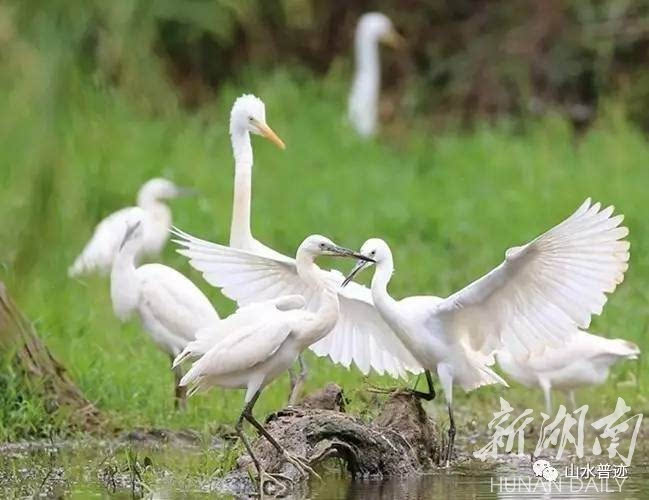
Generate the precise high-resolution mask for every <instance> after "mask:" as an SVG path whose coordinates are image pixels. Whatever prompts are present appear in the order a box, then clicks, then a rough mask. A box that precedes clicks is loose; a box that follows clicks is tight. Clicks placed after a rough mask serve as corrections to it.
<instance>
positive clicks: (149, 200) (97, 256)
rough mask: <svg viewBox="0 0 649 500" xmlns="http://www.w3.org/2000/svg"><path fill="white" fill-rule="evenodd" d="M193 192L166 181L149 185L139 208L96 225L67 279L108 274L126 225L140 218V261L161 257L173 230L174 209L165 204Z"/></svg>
mask: <svg viewBox="0 0 649 500" xmlns="http://www.w3.org/2000/svg"><path fill="white" fill-rule="evenodd" d="M193 192H194V191H193V190H191V189H186V188H181V187H178V186H176V185H175V184H174V183H173V182H171V181H168V180H167V179H161V178H156V179H151V180H149V181H147V182H146V183H145V184H144V185H143V186H142V187H141V188H140V191H139V192H138V194H137V207H127V208H122V209H121V210H118V211H117V212H115V213H112V214H111V215H109V216H108V217H106V218H105V219H104V220H102V221H101V222H100V223H99V224H98V225H97V227H96V228H95V231H94V233H93V235H92V238H90V241H89V242H88V243H87V244H86V246H85V247H84V249H83V251H82V252H81V254H80V255H79V256H78V257H77V258H76V259H75V261H74V264H72V266H70V268H69V269H68V276H70V277H77V276H81V275H84V274H89V273H92V272H98V273H100V274H108V273H109V272H110V270H111V266H112V264H113V259H114V258H115V255H117V252H118V250H119V245H120V243H121V242H122V240H123V239H124V231H125V230H126V227H127V222H128V221H129V220H131V219H133V218H134V217H135V218H137V217H141V224H142V229H141V230H142V231H143V236H142V244H141V246H140V249H139V252H138V255H137V258H138V259H140V258H143V257H149V258H155V257H157V256H159V255H160V252H162V249H163V248H164V246H165V243H167V240H168V239H169V229H170V228H171V209H170V208H169V207H168V206H167V205H166V204H165V203H164V200H167V199H171V198H177V197H179V196H185V195H188V194H193ZM142 211H143V213H142Z"/></svg>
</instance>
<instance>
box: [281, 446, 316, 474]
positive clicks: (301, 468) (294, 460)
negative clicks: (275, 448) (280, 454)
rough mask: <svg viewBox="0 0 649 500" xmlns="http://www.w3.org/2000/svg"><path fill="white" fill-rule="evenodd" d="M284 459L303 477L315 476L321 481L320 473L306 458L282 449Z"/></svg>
mask: <svg viewBox="0 0 649 500" xmlns="http://www.w3.org/2000/svg"><path fill="white" fill-rule="evenodd" d="M284 460H286V461H287V462H288V463H289V464H292V465H293V466H294V467H295V468H296V469H297V470H298V472H299V473H300V474H301V475H302V476H303V477H308V476H309V475H311V476H314V477H317V478H318V479H319V480H320V481H322V478H321V477H320V475H319V474H318V473H317V472H316V471H315V470H313V468H312V467H311V462H309V460H307V459H306V458H304V457H300V456H298V455H293V454H292V453H289V452H288V451H286V450H284Z"/></svg>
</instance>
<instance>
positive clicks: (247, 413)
mask: <svg viewBox="0 0 649 500" xmlns="http://www.w3.org/2000/svg"><path fill="white" fill-rule="evenodd" d="M258 397H259V391H257V393H256V394H255V396H254V397H253V398H252V400H251V401H250V402H251V403H252V404H250V403H249V404H248V405H247V406H246V407H245V408H244V409H243V413H242V414H241V416H242V417H243V418H245V419H246V420H247V421H248V422H250V423H251V424H252V425H253V426H254V427H255V428H256V429H257V430H258V431H259V434H261V435H262V436H264V437H265V438H266V439H267V440H268V442H269V443H270V444H272V445H273V447H274V448H275V449H276V450H277V451H278V452H279V453H280V454H281V455H282V456H283V457H284V460H286V461H287V462H288V463H290V464H293V466H295V468H296V469H297V470H298V472H299V473H300V474H302V475H304V476H308V475H309V474H312V475H314V476H315V477H317V478H320V476H319V475H318V473H317V472H316V471H314V470H313V469H312V468H311V466H310V465H309V461H308V460H307V459H306V458H303V457H300V456H297V455H294V454H292V453H289V452H288V451H286V450H285V449H284V448H283V447H282V445H281V444H279V443H278V442H277V440H276V439H275V438H274V437H273V436H272V435H271V434H270V433H269V432H268V431H267V430H266V429H265V428H264V426H263V425H261V424H260V423H259V422H258V421H257V420H256V419H255V417H254V416H253V414H252V407H253V405H254V402H255V401H257V398H258Z"/></svg>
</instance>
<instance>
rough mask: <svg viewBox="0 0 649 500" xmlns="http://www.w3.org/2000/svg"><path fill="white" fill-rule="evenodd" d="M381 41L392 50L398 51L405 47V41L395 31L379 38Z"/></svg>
mask: <svg viewBox="0 0 649 500" xmlns="http://www.w3.org/2000/svg"><path fill="white" fill-rule="evenodd" d="M381 41H382V42H383V43H384V44H386V45H387V46H388V47H392V48H393V49H400V48H402V47H405V46H406V39H405V38H403V37H402V36H401V35H400V34H399V33H398V32H397V31H396V30H394V29H392V30H390V31H389V32H388V33H387V34H386V35H384V36H383V37H382V38H381Z"/></svg>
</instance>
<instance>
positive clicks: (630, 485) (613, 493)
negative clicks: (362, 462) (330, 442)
mask: <svg viewBox="0 0 649 500" xmlns="http://www.w3.org/2000/svg"><path fill="white" fill-rule="evenodd" d="M313 486H314V488H315V490H314V492H313V493H314V494H313V496H312V498H314V499H319V500H325V499H326V500H393V499H403V500H433V499H439V498H454V499H458V500H463V499H471V500H473V499H518V498H530V499H531V498H548V499H557V500H558V499H574V498H578V499H583V500H586V499H590V498H593V499H604V498H605V499H637V500H645V499H647V498H649V464H643V465H636V466H634V467H633V468H632V469H631V470H630V472H629V477H628V478H627V479H626V480H625V481H624V482H623V483H622V485H621V488H620V487H619V486H618V483H616V481H615V480H614V479H609V480H608V482H607V481H606V480H600V479H594V480H592V481H588V480H583V481H580V480H573V481H572V482H571V481H570V480H569V479H566V478H562V480H561V481H560V482H557V483H554V484H553V485H550V484H549V483H548V482H547V481H544V480H543V479H538V478H536V477H534V476H533V475H532V474H530V473H528V472H527V471H521V470H520V469H519V468H517V467H512V466H502V465H501V466H496V467H494V468H493V469H491V470H488V469H487V470H485V469H479V470H473V471H471V470H468V467H465V468H460V470H453V471H443V472H440V473H435V474H427V475H423V476H419V477H413V478H396V479H390V480H385V481H379V480H365V481H351V480H350V479H346V478H343V477H339V476H338V477H330V478H327V479H326V480H325V482H324V483H321V484H319V485H318V484H314V485H313ZM620 490H621V491H620Z"/></svg>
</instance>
